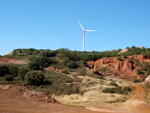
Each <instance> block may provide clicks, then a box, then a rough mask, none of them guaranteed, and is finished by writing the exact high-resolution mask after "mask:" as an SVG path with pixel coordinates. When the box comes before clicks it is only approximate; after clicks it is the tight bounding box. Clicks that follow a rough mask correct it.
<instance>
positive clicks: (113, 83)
mask: <svg viewBox="0 0 150 113" xmlns="http://www.w3.org/2000/svg"><path fill="white" fill-rule="evenodd" d="M110 85H112V86H116V87H117V86H118V84H116V83H115V82H111V83H110Z"/></svg>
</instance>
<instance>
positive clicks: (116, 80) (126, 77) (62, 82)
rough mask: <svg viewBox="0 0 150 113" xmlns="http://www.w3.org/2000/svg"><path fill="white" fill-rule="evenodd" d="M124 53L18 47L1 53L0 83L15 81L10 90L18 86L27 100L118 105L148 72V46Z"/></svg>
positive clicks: (149, 51) (149, 70)
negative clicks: (6, 53) (4, 53)
mask: <svg viewBox="0 0 150 113" xmlns="http://www.w3.org/2000/svg"><path fill="white" fill-rule="evenodd" d="M120 51H121V50H115V51H105V52H95V51H91V52H79V51H70V50H68V49H65V48H63V49H58V50H36V49H33V48H30V49H15V50H14V51H13V52H12V54H9V55H6V56H1V57H0V84H2V85H4V84H13V85H12V88H11V89H13V88H14V89H18V87H19V90H17V92H18V94H20V95H23V96H24V98H30V99H35V100H39V101H42V102H49V103H63V104H67V105H71V106H78V107H84V108H87V109H93V106H94V107H95V106H99V104H102V103H105V104H104V108H107V106H108V105H107V104H108V103H116V105H118V104H117V103H123V102H126V101H127V100H128V99H129V98H131V97H132V95H133V92H134V87H135V88H137V89H139V90H140V89H141V87H140V86H139V85H135V84H132V83H133V82H134V83H135V82H142V81H144V80H145V78H146V77H147V76H148V75H150V49H149V48H148V49H147V48H136V47H134V46H133V47H131V48H128V51H127V52H125V53H121V54H119V52H120ZM20 86H23V87H20ZM145 86H146V87H149V85H145ZM16 87H17V88H16ZM1 89H2V88H1ZM142 90H143V89H142ZM10 91H11V90H10ZM12 92H14V90H12ZM17 92H16V93H17ZM142 92H143V95H145V91H144V90H143V91H142ZM0 94H1V93H0ZM148 94H149V93H148ZM137 95H138V92H137ZM142 99H143V98H142ZM147 100H148V101H150V100H149V97H147ZM131 101H132V100H131ZM129 103H130V101H129ZM130 104H131V105H132V103H130ZM109 105H110V104H109ZM121 105H122V106H123V104H121ZM91 106H92V107H91ZM111 106H112V108H111V109H114V108H116V107H115V106H114V105H112V104H111ZM128 107H129V106H128ZM131 109H132V108H130V110H131Z"/></svg>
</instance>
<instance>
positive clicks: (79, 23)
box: [78, 20, 84, 31]
mask: <svg viewBox="0 0 150 113" xmlns="http://www.w3.org/2000/svg"><path fill="white" fill-rule="evenodd" d="M78 22H79V24H80V26H81V28H82V30H83V31H84V28H83V26H82V25H81V23H80V21H79V20H78Z"/></svg>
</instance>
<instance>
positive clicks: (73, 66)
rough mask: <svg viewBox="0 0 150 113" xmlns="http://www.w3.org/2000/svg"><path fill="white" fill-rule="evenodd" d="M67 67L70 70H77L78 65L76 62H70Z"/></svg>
mask: <svg viewBox="0 0 150 113" xmlns="http://www.w3.org/2000/svg"><path fill="white" fill-rule="evenodd" d="M67 67H68V68H77V67H78V65H77V63H76V62H74V61H70V62H68V63H67Z"/></svg>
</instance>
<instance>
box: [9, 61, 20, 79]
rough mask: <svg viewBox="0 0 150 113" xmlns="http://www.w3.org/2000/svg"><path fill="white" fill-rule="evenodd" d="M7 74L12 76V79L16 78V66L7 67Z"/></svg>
mask: <svg viewBox="0 0 150 113" xmlns="http://www.w3.org/2000/svg"><path fill="white" fill-rule="evenodd" d="M9 73H10V74H11V75H12V76H13V77H17V76H18V67H17V66H16V65H13V64H11V65H9Z"/></svg>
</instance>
